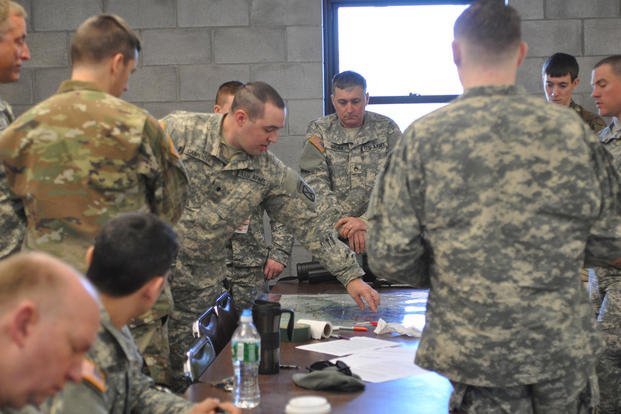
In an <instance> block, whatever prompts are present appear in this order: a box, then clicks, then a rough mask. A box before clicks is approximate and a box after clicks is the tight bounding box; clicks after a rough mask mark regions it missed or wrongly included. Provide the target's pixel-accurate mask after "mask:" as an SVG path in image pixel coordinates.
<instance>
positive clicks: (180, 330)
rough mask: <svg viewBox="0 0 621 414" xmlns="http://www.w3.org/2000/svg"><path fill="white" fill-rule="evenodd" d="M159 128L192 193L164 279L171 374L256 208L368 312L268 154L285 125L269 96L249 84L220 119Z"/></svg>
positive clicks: (289, 176) (314, 217)
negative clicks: (168, 295) (169, 294)
mask: <svg viewBox="0 0 621 414" xmlns="http://www.w3.org/2000/svg"><path fill="white" fill-rule="evenodd" d="M162 122H163V124H164V125H165V128H166V131H167V132H168V133H170V135H171V137H172V139H173V140H174V141H175V143H176V144H177V146H178V148H179V152H180V153H181V156H182V158H183V159H184V162H185V164H186V167H187V168H188V172H189V176H190V185H191V187H193V188H194V191H190V197H189V200H188V206H187V208H186V211H185V212H184V214H183V217H182V219H181V221H180V222H179V227H178V229H179V231H180V234H181V235H182V248H181V251H180V253H179V259H178V260H177V263H176V268H175V271H174V272H173V277H172V278H171V288H172V291H173V296H174V298H175V316H174V318H173V324H172V326H171V336H170V341H171V360H172V364H173V369H175V367H177V369H179V370H180V366H181V364H182V361H183V355H184V353H185V351H187V349H188V347H189V345H190V344H191V341H192V335H191V325H192V322H193V321H194V320H195V319H196V317H197V316H198V315H200V313H202V312H204V311H205V309H207V307H208V306H210V305H211V304H212V303H213V301H214V299H215V298H216V297H217V295H218V294H219V293H220V292H221V291H222V287H221V283H222V278H223V276H226V269H225V265H224V263H225V262H226V251H225V249H224V246H225V244H226V242H227V241H228V240H229V239H230V238H231V235H232V234H233V232H234V230H235V229H236V228H238V227H239V226H240V224H242V223H243V222H244V221H245V220H246V219H247V218H248V216H250V215H251V214H252V213H253V212H254V211H256V209H257V208H258V207H259V206H261V207H262V208H264V209H265V210H266V211H267V213H268V215H269V216H270V217H271V218H272V219H275V220H276V221H279V222H281V223H286V224H287V228H288V230H289V231H291V232H293V233H294V235H295V236H296V237H297V238H298V239H299V240H300V241H301V242H302V243H303V244H304V245H305V246H306V248H308V249H309V250H310V251H311V252H312V253H313V254H315V255H316V256H317V257H318V258H319V259H320V260H321V261H322V262H323V264H324V265H325V266H326V267H327V268H328V270H330V271H331V273H332V274H334V275H336V276H337V277H338V278H339V280H340V281H341V282H342V283H343V285H345V286H346V287H347V291H348V292H349V294H350V295H351V296H352V297H353V298H354V300H355V301H356V302H357V303H358V304H359V306H360V307H361V308H363V307H364V302H363V300H364V301H365V302H366V303H367V304H368V305H369V307H370V308H371V309H372V310H376V307H377V304H378V303H379V295H378V293H377V292H376V291H375V290H373V289H372V288H371V287H369V286H368V285H367V284H366V283H365V282H364V281H362V279H361V276H362V275H363V272H362V269H361V268H360V267H359V266H358V265H357V263H356V261H355V257H354V255H353V253H352V252H351V251H350V250H349V249H348V248H347V246H345V245H344V244H343V243H341V242H340V241H338V239H337V235H336V232H335V231H334V229H333V228H332V226H331V224H329V223H326V222H325V220H323V219H322V217H321V216H319V215H318V214H317V213H316V212H315V211H314V204H313V201H314V199H315V193H314V192H313V190H312V189H311V188H310V187H309V186H308V185H307V184H306V183H305V182H304V181H303V180H302V179H301V178H300V176H299V175H298V174H296V173H295V172H294V171H293V170H291V169H290V168H287V167H286V166H285V165H284V164H283V163H282V162H281V161H280V160H279V159H278V158H276V157H275V156H274V155H273V154H272V153H271V152H269V151H268V146H269V145H270V144H272V143H274V142H276V141H277V140H278V131H279V130H280V129H281V128H283V126H284V124H285V104H284V101H283V100H282V98H281V97H280V95H279V94H278V92H276V90H274V89H273V88H272V87H271V86H270V85H268V84H266V83H263V82H253V83H249V84H246V85H245V86H243V87H242V88H240V90H239V91H238V92H237V93H236V94H235V98H234V100H233V104H232V106H231V109H230V110H229V112H228V113H226V114H204V113H189V112H175V113H173V114H171V115H168V116H167V117H166V118H164V119H163V121H162Z"/></svg>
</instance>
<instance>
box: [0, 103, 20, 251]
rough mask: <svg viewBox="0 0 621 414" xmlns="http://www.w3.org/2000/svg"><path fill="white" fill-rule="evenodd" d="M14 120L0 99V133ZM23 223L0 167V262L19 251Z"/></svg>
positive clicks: (18, 203) (2, 169) (9, 110)
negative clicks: (0, 234) (0, 233)
mask: <svg viewBox="0 0 621 414" xmlns="http://www.w3.org/2000/svg"><path fill="white" fill-rule="evenodd" d="M14 120H15V117H14V116H13V110H12V109H11V105H9V103H8V102H6V101H4V100H2V99H0V132H2V131H4V130H5V129H6V128H7V127H8V126H9V124H10V123H11V122H13V121H14ZM25 221H26V218H25V217H24V216H23V210H22V208H21V203H20V202H17V201H15V200H12V198H11V190H10V189H9V187H8V182H7V179H6V174H5V173H4V167H3V166H2V165H0V231H1V232H2V238H1V239H0V260H1V259H4V258H5V257H7V256H8V255H10V254H11V253H14V252H16V251H18V250H19V249H20V247H21V245H22V241H23V240H24V231H25V225H24V224H25V223H24V222H25Z"/></svg>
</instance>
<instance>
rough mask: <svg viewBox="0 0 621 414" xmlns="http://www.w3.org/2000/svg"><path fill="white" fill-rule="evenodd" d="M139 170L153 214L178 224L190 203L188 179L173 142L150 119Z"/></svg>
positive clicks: (147, 124)
mask: <svg viewBox="0 0 621 414" xmlns="http://www.w3.org/2000/svg"><path fill="white" fill-rule="evenodd" d="M143 138H144V146H143V147H144V148H143V151H141V158H142V159H141V161H140V167H139V168H140V169H141V173H142V174H143V175H144V176H145V177H146V181H147V185H148V187H149V189H150V190H151V191H150V199H149V203H150V205H151V209H152V212H153V213H154V214H157V215H158V216H160V217H162V218H164V219H166V220H168V221H169V222H171V223H175V222H177V221H178V220H179V218H180V217H181V213H183V208H184V207H185V203H186V200H187V195H188V194H187V192H188V176H187V173H186V171H185V168H184V167H183V164H182V162H181V159H180V157H179V154H178V152H177V150H176V148H175V145H174V144H173V141H172V139H171V138H170V136H169V135H167V134H166V133H165V132H164V131H163V130H162V128H160V126H159V125H158V123H157V121H156V120H155V119H153V118H151V117H149V118H147V121H146V122H145V128H144V132H143Z"/></svg>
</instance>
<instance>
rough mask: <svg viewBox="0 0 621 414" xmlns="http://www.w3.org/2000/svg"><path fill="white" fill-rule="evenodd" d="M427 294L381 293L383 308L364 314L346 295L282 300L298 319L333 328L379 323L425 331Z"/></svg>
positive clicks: (298, 296) (323, 295)
mask: <svg viewBox="0 0 621 414" xmlns="http://www.w3.org/2000/svg"><path fill="white" fill-rule="evenodd" d="M427 293H428V291H427V290H414V289H412V290H405V291H404V290H400V291H398V292H381V296H380V299H381V304H380V308H379V309H378V311H377V313H374V312H371V311H369V310H364V311H361V310H360V308H359V307H358V305H357V304H356V302H354V300H353V299H352V298H351V296H349V295H348V294H346V293H336V294H320V295H287V294H283V295H281V296H280V301H279V302H280V305H281V307H282V308H285V309H291V310H293V311H294V312H295V319H296V320H299V319H312V320H320V321H330V322H331V323H332V324H333V325H346V326H351V325H353V324H355V323H360V322H370V321H377V320H378V319H380V318H381V319H383V320H385V321H386V322H396V323H400V324H402V325H404V326H407V327H410V326H414V327H416V328H417V329H419V330H422V328H423V325H424V324H425V309H426V307H427Z"/></svg>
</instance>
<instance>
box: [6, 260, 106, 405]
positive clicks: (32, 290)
mask: <svg viewBox="0 0 621 414" xmlns="http://www.w3.org/2000/svg"><path fill="white" fill-rule="evenodd" d="M66 297H69V298H71V300H62V298H66ZM98 326H99V306H98V303H97V298H96V294H95V290H94V289H93V288H92V286H90V283H88V282H86V281H85V280H84V279H83V278H82V277H81V275H79V274H78V272H76V271H75V270H74V269H73V268H71V267H70V266H68V265H67V264H65V263H63V262H61V261H60V260H58V259H56V258H54V257H52V256H49V255H48V254H45V253H34V252H29V253H16V254H15V255H13V256H11V257H9V258H7V259H5V260H3V261H1V262H0V332H2V334H1V335H0V349H2V358H0V384H2V386H0V413H10V412H14V410H21V411H20V412H29V411H30V412H32V411H35V410H34V409H33V408H32V407H30V406H27V404H35V405H37V404H40V403H42V402H43V401H44V400H45V399H46V398H48V397H50V396H51V395H53V394H55V393H56V392H58V391H59V390H60V389H61V388H62V387H63V386H64V384H65V382H66V381H74V382H75V381H80V380H81V378H82V375H81V372H82V370H81V368H82V358H83V357H84V354H85V353H86V351H88V349H89V347H90V346H91V344H92V343H93V342H94V341H95V338H96V336H97V328H98Z"/></svg>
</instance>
